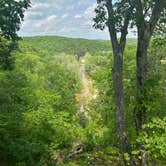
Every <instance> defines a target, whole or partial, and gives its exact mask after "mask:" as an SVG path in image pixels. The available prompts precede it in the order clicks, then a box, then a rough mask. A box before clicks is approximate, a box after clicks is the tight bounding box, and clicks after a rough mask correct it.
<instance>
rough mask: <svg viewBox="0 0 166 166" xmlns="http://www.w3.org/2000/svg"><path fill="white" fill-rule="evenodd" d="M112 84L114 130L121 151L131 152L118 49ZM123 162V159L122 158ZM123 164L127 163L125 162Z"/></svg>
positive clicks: (121, 64) (121, 63)
mask: <svg viewBox="0 0 166 166" xmlns="http://www.w3.org/2000/svg"><path fill="white" fill-rule="evenodd" d="M112 75H113V85H114V102H115V119H116V132H117V137H118V139H119V143H120V148H121V151H122V153H123V154H124V153H128V154H130V153H131V148H130V144H129V140H128V138H127V133H126V119H125V112H124V94H123V54H122V53H121V52H119V51H118V50H117V51H116V52H115V53H114V66H113V70H112ZM124 162H125V159H124ZM124 165H127V163H126V162H125V163H124Z"/></svg>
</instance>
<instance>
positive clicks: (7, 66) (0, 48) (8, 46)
mask: <svg viewBox="0 0 166 166" xmlns="http://www.w3.org/2000/svg"><path fill="white" fill-rule="evenodd" d="M16 48H17V44H16V43H15V42H13V41H11V40H7V39H5V38H3V37H0V66H1V68H2V69H4V70H11V69H13V65H14V58H13V57H12V51H13V50H15V49H16Z"/></svg>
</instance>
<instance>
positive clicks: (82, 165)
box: [0, 0, 166, 166]
mask: <svg viewBox="0 0 166 166" xmlns="http://www.w3.org/2000/svg"><path fill="white" fill-rule="evenodd" d="M107 2H108V4H107V3H106V4H104V3H103V2H102V0H101V1H98V6H97V8H96V18H94V22H95V24H94V27H95V28H97V29H98V28H99V29H101V30H103V28H104V27H103V26H105V25H107V26H108V29H109V34H110V37H111V42H110V41H106V40H88V39H80V38H66V37H59V36H35V37H22V38H20V37H19V36H18V34H17V31H18V30H19V28H20V24H21V21H23V18H24V12H25V10H26V9H27V8H29V7H30V1H29V0H24V1H15V0H11V1H8V0H0V166H1V165H2V166H54V165H57V166H123V165H125V166H127V165H131V166H137V165H138V166H139V165H140V166H148V165H149V166H164V165H166V111H165V110H166V73H165V71H166V54H165V53H166V38H165V28H163V27H164V26H163V27H162V28H161V27H158V26H157V23H158V22H160V21H163V20H164V21H165V17H163V13H164V12H165V8H164V6H165V2H164V1H162V0H160V1H158V2H157V1H155V3H150V1H148V4H146V5H147V6H146V7H147V8H145V9H142V10H149V9H150V8H151V10H153V8H154V9H155V10H156V8H157V10H156V11H157V12H156V14H155V16H154V14H152V17H151V15H150V14H151V12H150V13H148V11H147V13H148V14H149V15H148V17H149V18H151V19H152V20H153V21H152V22H151V24H150V21H147V19H145V18H143V15H141V13H139V12H138V13H137V15H136V16H138V15H139V14H140V17H141V18H142V19H144V23H143V24H142V23H140V24H138V22H139V21H140V20H139V21H138V22H137V17H135V18H130V17H128V16H129V14H131V13H130V12H132V11H133V10H134V8H136V11H137V10H138V9H140V8H139V7H140V6H139V3H138V2H139V0H138V1H136V7H135V6H134V5H135V3H134V2H135V1H132V4H131V5H128V6H129V9H130V10H128V11H127V12H129V13H128V15H127V16H126V15H125V14H124V15H123V14H121V16H120V15H118V14H120V12H122V13H123V11H122V10H123V9H126V8H128V6H127V4H128V3H129V2H130V1H122V3H121V1H118V2H117V3H115V4H114V7H113V6H112V1H109V0H108V1H107ZM109 2H110V3H109ZM140 2H141V1H140ZM124 3H126V4H125V5H126V6H123V5H124ZM144 3H145V2H144ZM160 3H161V4H160ZM133 4H134V5H133ZM156 4H157V6H155V5H156ZM103 5H106V6H103ZM161 5H163V9H164V12H163V13H162V10H161V11H160V14H161V15H160V14H159V13H158V11H159V9H158V6H159V7H161ZM111 6H112V8H111ZM105 7H106V8H107V9H108V17H111V18H115V20H116V21H117V22H115V20H111V21H110V20H109V19H108V22H107V23H106V22H105V16H104V14H106V11H104V9H105ZM9 9H10V10H9ZM112 9H114V12H112ZM151 10H150V11H151ZM155 10H154V12H155ZM116 12H117V13H116ZM13 13H15V14H13ZM152 13H153V12H152ZM114 14H115V15H114ZM145 15H146V13H144V16H145ZM125 16H126V19H127V22H128V19H129V20H130V19H131V20H132V19H133V20H134V21H135V20H136V23H135V26H137V28H138V38H127V37H126V36H127V33H126V30H125V28H128V26H129V22H128V25H127V24H125V25H124V26H123V25H121V23H122V20H123V19H122V18H123V17H124V20H125ZM157 16H158V18H157ZM140 17H139V19H140ZM9 18H10V19H9ZM160 19H161V20H160ZM154 20H155V21H154ZM109 21H110V22H109ZM155 22H156V23H155ZM152 23H153V24H155V25H152ZM164 23H165V22H164ZM133 24H134V23H133ZM145 24H146V26H144V25H145ZM149 24H150V26H151V28H150V29H148V27H149V26H148V25H149ZM161 25H165V24H163V23H161ZM153 26H154V28H152V27H153ZM121 28H122V29H123V30H122V31H121V34H122V35H121V36H120V37H119V34H118V33H119V29H121ZM148 30H149V31H150V33H149V35H147V34H148ZM151 31H153V32H151ZM142 42H143V43H142ZM142 44H144V45H145V46H146V47H143V45H142ZM79 52H83V55H82V57H80V58H78V56H79ZM121 57H123V58H121ZM141 58H142V59H141ZM146 58H147V59H146ZM141 65H142V66H141Z"/></svg>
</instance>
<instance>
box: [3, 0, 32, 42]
mask: <svg viewBox="0 0 166 166" xmlns="http://www.w3.org/2000/svg"><path fill="white" fill-rule="evenodd" d="M29 7H30V0H21V1H16V0H0V36H3V37H5V38H7V39H12V40H17V39H18V35H17V31H18V30H19V29H20V24H21V21H23V18H24V12H25V10H26V9H27V8H29Z"/></svg>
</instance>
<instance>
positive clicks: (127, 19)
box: [120, 3, 135, 52]
mask: <svg viewBox="0 0 166 166" xmlns="http://www.w3.org/2000/svg"><path fill="white" fill-rule="evenodd" d="M134 7H135V4H134V3H132V4H131V7H130V8H129V11H128V13H127V14H126V17H125V19H124V25H123V27H122V30H121V38H120V48H121V50H122V52H123V51H124V48H125V45H126V36H127V34H128V26H129V23H130V19H131V15H132V11H133V9H134Z"/></svg>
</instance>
